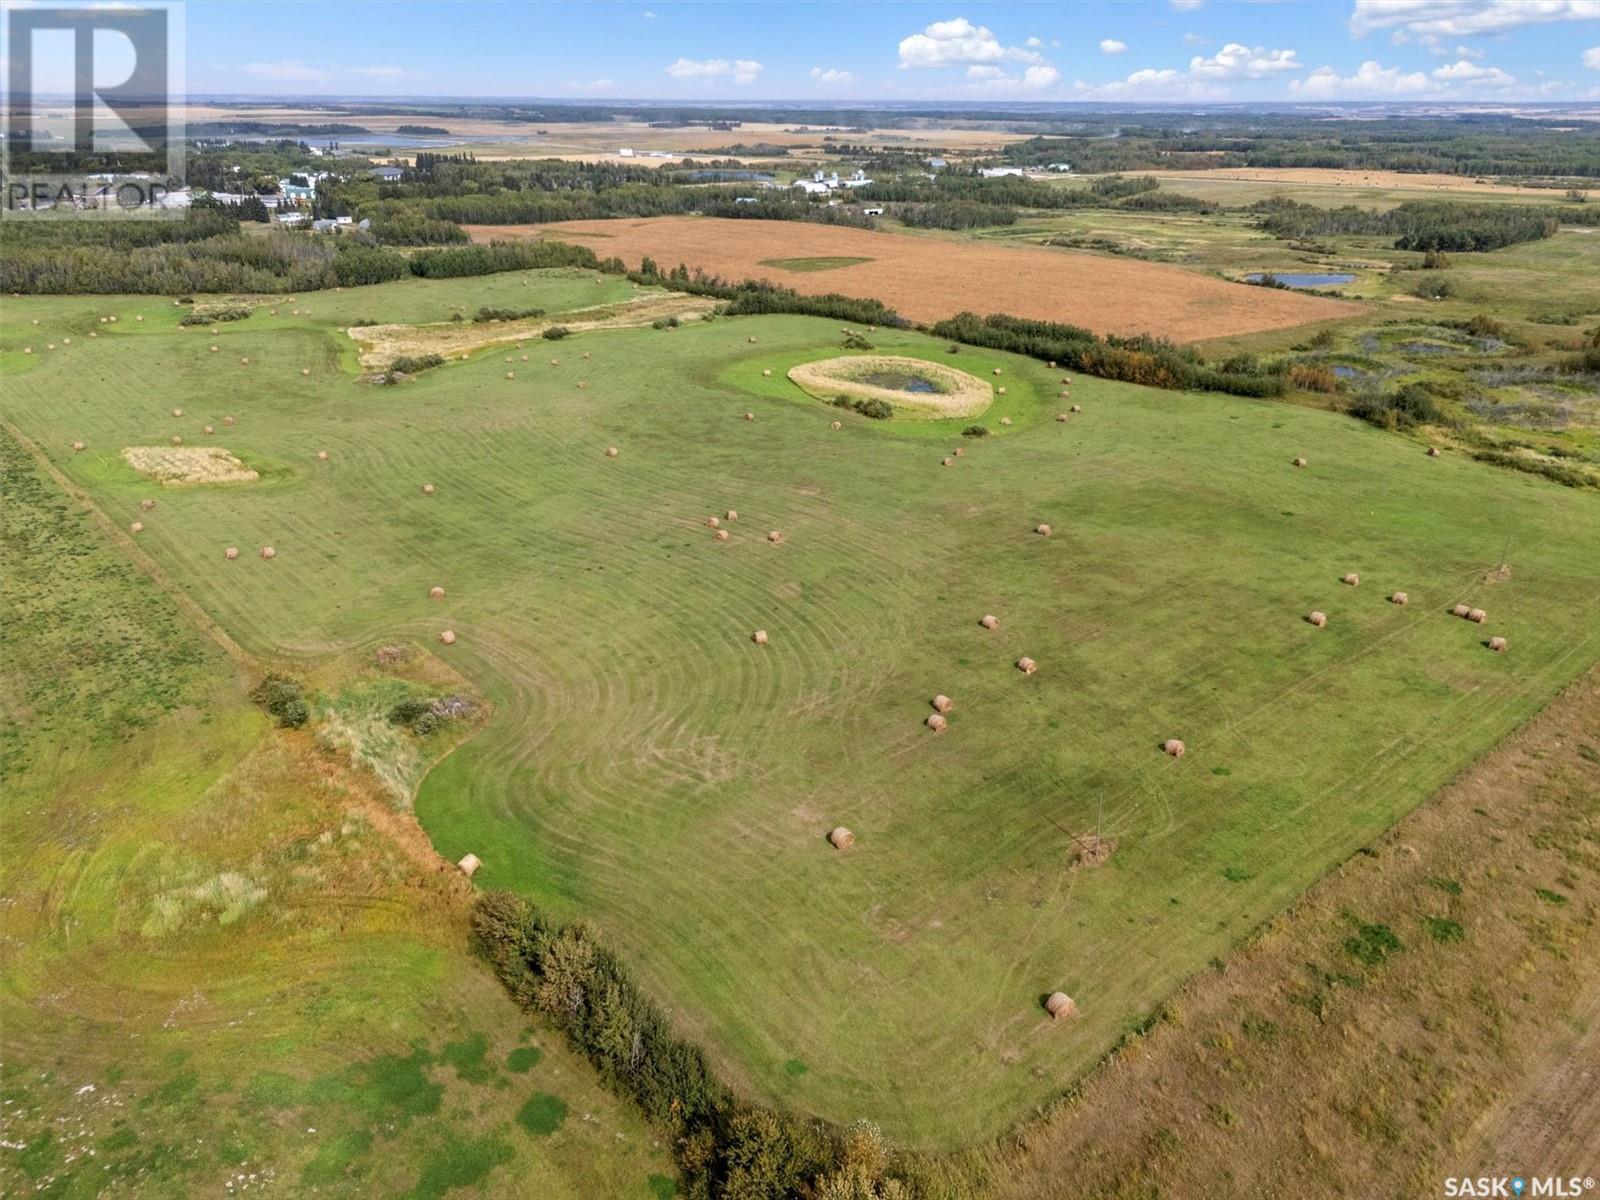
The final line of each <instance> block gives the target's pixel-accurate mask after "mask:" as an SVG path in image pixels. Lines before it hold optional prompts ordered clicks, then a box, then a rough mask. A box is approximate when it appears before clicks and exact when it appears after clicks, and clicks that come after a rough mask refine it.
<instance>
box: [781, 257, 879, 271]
mask: <svg viewBox="0 0 1600 1200" xmlns="http://www.w3.org/2000/svg"><path fill="white" fill-rule="evenodd" d="M871 261H872V260H871V259H870V258H861V257H859V256H857V255H850V254H833V255H823V256H821V257H817V258H768V259H763V260H762V263H761V265H762V266H764V267H778V268H781V269H782V270H785V271H833V270H837V269H838V268H839V267H853V266H855V265H856V264H857V263H864V262H871Z"/></svg>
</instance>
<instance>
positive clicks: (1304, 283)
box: [1245, 271, 1355, 288]
mask: <svg viewBox="0 0 1600 1200" xmlns="http://www.w3.org/2000/svg"><path fill="white" fill-rule="evenodd" d="M1268 275H1271V276H1272V277H1273V278H1274V279H1276V280H1277V281H1278V282H1279V283H1281V284H1283V285H1284V286H1285V287H1292V288H1319V287H1337V286H1338V285H1339V284H1341V283H1353V282H1354V281H1355V276H1354V275H1338V274H1335V275H1306V274H1301V273H1296V272H1294V271H1257V272H1256V273H1255V274H1254V275H1246V276H1245V279H1246V280H1247V281H1248V282H1250V283H1260V282H1261V281H1262V280H1263V279H1265V278H1266V277H1267V276H1268Z"/></svg>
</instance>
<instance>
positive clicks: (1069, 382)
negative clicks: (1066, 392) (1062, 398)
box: [1061, 375, 1072, 387]
mask: <svg viewBox="0 0 1600 1200" xmlns="http://www.w3.org/2000/svg"><path fill="white" fill-rule="evenodd" d="M1061 382H1062V383H1063V384H1065V385H1066V386H1067V387H1071V386H1072V376H1070V375H1063V376H1062V377H1061Z"/></svg>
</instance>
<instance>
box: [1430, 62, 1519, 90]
mask: <svg viewBox="0 0 1600 1200" xmlns="http://www.w3.org/2000/svg"><path fill="white" fill-rule="evenodd" d="M1433 77H1434V78H1435V79H1440V80H1444V81H1445V82H1447V83H1466V84H1472V85H1474V86H1476V87H1508V86H1509V85H1511V84H1513V83H1515V82H1516V81H1517V79H1516V76H1515V75H1507V74H1506V73H1505V72H1504V71H1502V70H1501V69H1500V68H1499V67H1480V66H1478V65H1477V64H1476V63H1469V62H1468V61H1467V60H1466V59H1464V58H1463V59H1462V60H1461V61H1460V62H1457V63H1454V64H1452V65H1451V66H1448V67H1440V68H1439V69H1438V70H1437V71H1435V72H1434V73H1433Z"/></svg>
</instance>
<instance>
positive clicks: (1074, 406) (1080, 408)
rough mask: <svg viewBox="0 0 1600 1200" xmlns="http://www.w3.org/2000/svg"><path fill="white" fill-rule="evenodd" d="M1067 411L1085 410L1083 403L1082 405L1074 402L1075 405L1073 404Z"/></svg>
mask: <svg viewBox="0 0 1600 1200" xmlns="http://www.w3.org/2000/svg"><path fill="white" fill-rule="evenodd" d="M1067 411H1068V412H1082V411H1083V405H1081V404H1074V405H1073V406H1072V407H1071V408H1069V409H1068V410H1067Z"/></svg>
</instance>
